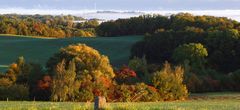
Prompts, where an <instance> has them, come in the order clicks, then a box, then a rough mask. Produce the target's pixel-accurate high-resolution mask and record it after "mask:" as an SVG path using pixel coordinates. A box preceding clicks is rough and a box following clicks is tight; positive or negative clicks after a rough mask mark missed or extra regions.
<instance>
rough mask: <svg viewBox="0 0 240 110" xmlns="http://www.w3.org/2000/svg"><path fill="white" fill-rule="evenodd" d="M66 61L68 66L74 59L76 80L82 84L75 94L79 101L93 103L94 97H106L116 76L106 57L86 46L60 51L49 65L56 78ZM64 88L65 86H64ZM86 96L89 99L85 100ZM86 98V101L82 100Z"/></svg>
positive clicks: (50, 60)
mask: <svg viewBox="0 0 240 110" xmlns="http://www.w3.org/2000/svg"><path fill="white" fill-rule="evenodd" d="M64 59H65V62H66V64H65V65H66V66H65V67H69V62H71V61H72V60H73V59H74V62H75V65H76V70H75V72H76V80H78V81H79V82H80V86H79V91H78V92H77V93H75V95H76V97H77V98H75V99H76V100H78V101H91V100H93V97H94V95H106V94H107V93H106V92H107V88H109V87H110V86H111V85H112V78H114V76H115V74H114V72H113V69H112V66H111V65H110V63H109V60H108V58H107V57H106V56H104V55H101V54H100V53H99V52H98V51H97V50H95V49H93V48H91V47H88V46H86V45H85V44H75V45H69V46H68V47H65V48H62V49H60V51H59V52H58V53H56V54H55V55H54V56H53V57H51V58H50V59H49V61H48V63H47V68H48V71H49V73H52V74H53V76H55V75H56V74H57V73H58V71H55V70H58V69H56V68H59V63H60V64H61V62H62V60H64ZM63 86H64V85H63ZM84 94H94V95H89V96H90V97H89V98H84V96H83V95H84ZM82 98H84V99H82Z"/></svg>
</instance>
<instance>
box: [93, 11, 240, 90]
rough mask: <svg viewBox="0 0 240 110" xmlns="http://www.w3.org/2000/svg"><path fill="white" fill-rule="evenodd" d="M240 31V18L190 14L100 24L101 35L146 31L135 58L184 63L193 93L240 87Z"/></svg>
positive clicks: (137, 33) (135, 46) (149, 16)
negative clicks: (238, 19)
mask: <svg viewBox="0 0 240 110" xmlns="http://www.w3.org/2000/svg"><path fill="white" fill-rule="evenodd" d="M239 32H240V23H239V22H237V21H234V20H231V19H228V18H225V17H213V16H193V15H191V14H188V13H179V14H176V15H171V16H169V17H167V16H161V15H144V16H140V17H133V18H130V19H119V20H116V21H109V22H105V23H102V24H101V25H100V26H98V27H97V33H98V34H99V35H101V36H109V37H111V36H122V35H143V34H145V38H144V39H143V40H142V41H140V42H137V43H136V44H135V45H134V46H133V47H132V51H131V53H132V55H131V58H134V57H138V58H143V57H144V58H146V60H147V62H148V63H149V64H150V65H154V66H155V67H156V66H161V65H162V64H164V62H165V61H169V62H171V63H172V64H175V65H182V66H184V68H185V73H186V75H185V76H186V78H185V82H186V84H187V86H188V88H189V89H190V91H192V92H204V91H222V90H240V86H239V84H240V82H239V78H240V72H239V69H240V49H239V48H240V33H239ZM154 66H153V67H154ZM151 68H152V66H150V69H151Z"/></svg>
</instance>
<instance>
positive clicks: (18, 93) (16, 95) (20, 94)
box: [0, 85, 29, 100]
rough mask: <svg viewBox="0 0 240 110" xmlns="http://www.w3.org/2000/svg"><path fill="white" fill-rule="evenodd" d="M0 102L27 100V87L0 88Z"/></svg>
mask: <svg viewBox="0 0 240 110" xmlns="http://www.w3.org/2000/svg"><path fill="white" fill-rule="evenodd" d="M0 94H1V95H0V100H6V99H7V98H8V99H9V100H28V96H29V92H28V87H26V86H24V85H12V86H9V87H3V86H1V87H0Z"/></svg>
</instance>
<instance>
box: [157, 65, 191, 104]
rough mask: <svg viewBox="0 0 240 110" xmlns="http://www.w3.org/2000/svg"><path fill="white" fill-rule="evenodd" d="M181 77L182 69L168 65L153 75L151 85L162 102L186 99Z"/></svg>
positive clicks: (182, 74)
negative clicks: (156, 90)
mask: <svg viewBox="0 0 240 110" xmlns="http://www.w3.org/2000/svg"><path fill="white" fill-rule="evenodd" d="M183 77H184V69H183V68H182V67H180V66H177V67H175V68H172V67H171V65H170V64H169V63H165V64H164V67H163V69H162V70H161V71H157V72H155V73H154V77H153V85H154V87H156V88H157V89H158V92H159V94H160V96H161V97H162V98H163V100H185V99H186V98H187V97H188V90H187V87H186V85H185V84H183Z"/></svg>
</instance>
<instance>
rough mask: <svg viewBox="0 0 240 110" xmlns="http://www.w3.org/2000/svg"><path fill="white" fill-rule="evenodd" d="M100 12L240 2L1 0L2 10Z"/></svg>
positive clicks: (236, 4)
mask: <svg viewBox="0 0 240 110" xmlns="http://www.w3.org/2000/svg"><path fill="white" fill-rule="evenodd" d="M95 6H96V8H97V9H99V10H192V9H193V10H202V9H203V10H209V9H211V10H212V9H215V10H218V9H240V0H0V8H27V9H33V8H34V9H36V8H37V9H69V10H79V9H95Z"/></svg>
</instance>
